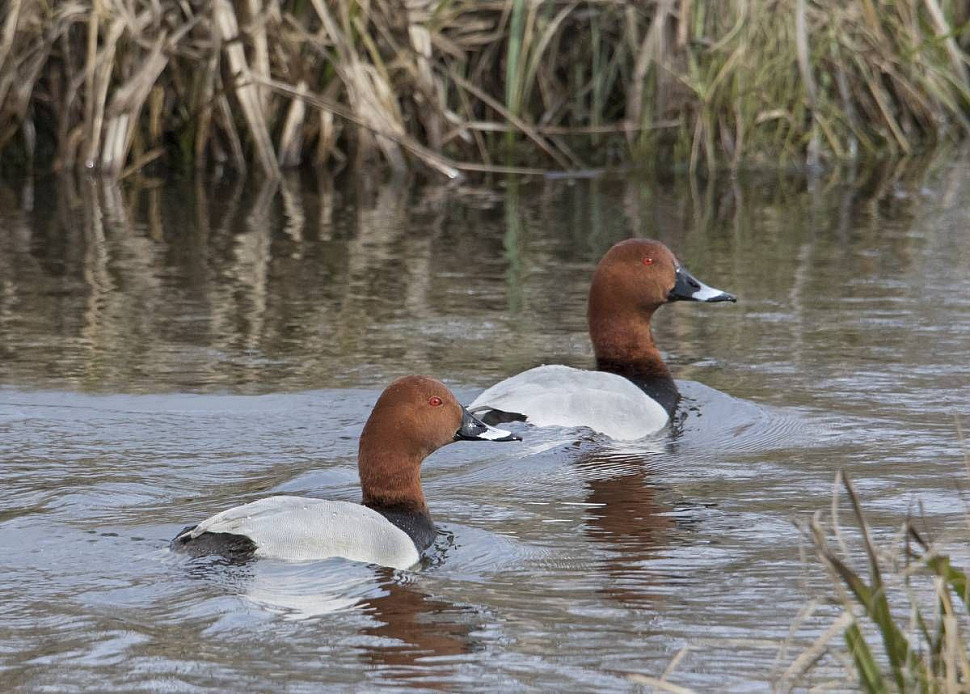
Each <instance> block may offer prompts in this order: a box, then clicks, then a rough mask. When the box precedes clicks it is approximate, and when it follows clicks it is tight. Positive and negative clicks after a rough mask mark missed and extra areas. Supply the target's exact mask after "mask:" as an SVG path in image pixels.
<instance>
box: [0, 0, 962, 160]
mask: <svg viewBox="0 0 970 694" xmlns="http://www.w3.org/2000/svg"><path fill="white" fill-rule="evenodd" d="M0 12H2V13H3V14H2V16H0V152H2V154H3V162H4V163H5V164H7V165H8V166H9V165H14V166H17V165H19V166H30V165H32V164H34V163H35V162H38V163H40V164H43V165H45V166H47V165H49V166H52V167H53V168H55V169H71V168H82V169H83V168H88V169H97V170H99V171H101V172H102V173H103V174H105V175H108V176H123V175H126V174H127V173H130V172H133V171H137V170H139V169H140V168H141V167H143V166H145V165H146V164H149V163H151V162H154V161H157V160H162V161H165V162H167V163H168V164H169V165H175V166H183V167H193V166H194V167H209V166H214V165H220V166H228V167H231V168H234V169H238V170H245V169H246V168H247V167H249V166H255V167H256V168H257V169H258V170H260V171H261V172H263V173H264V174H265V175H267V176H270V177H275V176H277V175H278V174H279V170H280V167H286V166H297V165H300V164H303V163H308V164H317V165H320V164H325V163H330V164H332V165H339V164H341V163H342V162H343V161H344V160H346V159H347V158H351V157H352V158H353V159H354V161H368V160H379V161H381V162H383V163H384V164H385V165H386V166H388V167H389V168H390V169H392V170H395V171H404V170H405V169H408V168H410V167H413V166H414V165H415V164H416V163H420V164H421V165H424V166H429V167H431V168H432V169H433V170H435V171H437V172H439V173H441V174H444V175H446V176H451V177H454V176H457V175H458V174H459V172H461V171H463V170H482V169H486V170H503V169H505V168H510V167H511V168H518V169H522V168H528V169H531V170H547V169H582V168H585V167H590V166H602V165H609V164H617V163H633V164H637V165H642V164H646V163H656V162H663V163H664V164H665V165H667V164H668V163H669V162H681V163H684V164H689V165H690V166H691V167H693V168H698V167H706V168H709V169H713V168H715V167H721V166H725V165H728V166H739V165H741V164H742V163H762V162H774V163H777V162H778V161H779V159H781V160H788V161H791V162H806V161H807V162H808V163H811V164H814V163H818V162H822V161H824V160H839V159H853V158H857V157H865V156H870V155H876V154H881V153H903V154H905V153H909V152H912V151H913V150H914V149H917V148H919V147H921V146H924V145H926V144H929V143H934V142H937V141H939V140H941V139H944V138H949V137H952V136H957V135H962V134H963V133H965V132H966V131H967V130H968V128H970V120H968V116H970V78H968V53H967V48H968V45H970V32H968V26H970V25H968V16H970V0H855V1H852V2H846V1H845V0H757V1H756V0H645V1H642V2H634V1H633V0H587V1H586V2H580V1H579V0H409V2H407V3H400V2H394V1H392V0H364V1H359V0H211V1H209V0H184V1H181V2H158V1H157V0H57V1H56V2H55V1H53V0H6V2H5V3H4V9H3V10H0Z"/></svg>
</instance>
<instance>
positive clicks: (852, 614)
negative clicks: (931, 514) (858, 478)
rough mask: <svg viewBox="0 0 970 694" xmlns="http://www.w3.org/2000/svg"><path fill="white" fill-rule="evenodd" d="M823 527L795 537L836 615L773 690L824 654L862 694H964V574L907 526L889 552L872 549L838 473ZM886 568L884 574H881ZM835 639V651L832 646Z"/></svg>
mask: <svg viewBox="0 0 970 694" xmlns="http://www.w3.org/2000/svg"><path fill="white" fill-rule="evenodd" d="M839 485H841V486H842V487H843V488H844V490H845V492H846V494H847V496H848V499H849V503H850V507H851V510H852V515H853V517H854V519H855V522H856V524H857V526H858V534H859V538H860V541H861V545H862V553H863V554H864V556H865V561H866V563H867V564H868V580H867V579H866V578H864V577H863V576H862V574H861V572H858V571H856V570H855V569H853V568H852V567H851V566H850V563H849V557H850V556H851V555H852V552H851V551H850V550H849V548H848V545H847V541H846V539H845V537H844V535H843V532H842V530H841V529H840V527H839V520H838V518H839V516H838V487H839ZM830 520H831V525H830V526H828V527H826V523H824V522H823V519H822V514H821V513H816V514H815V515H814V516H813V517H812V519H811V521H810V522H809V523H807V524H805V525H804V526H803V528H802V530H803V531H804V533H805V535H806V537H807V539H808V540H809V542H810V544H811V547H812V549H813V550H814V552H815V554H816V556H817V558H818V559H819V561H820V562H821V563H822V565H823V566H824V567H825V569H826V572H827V574H828V575H829V577H830V579H831V584H832V587H833V589H834V590H835V593H836V595H837V596H838V603H839V604H841V606H842V607H843V612H842V614H841V615H840V616H839V617H838V618H837V619H836V620H835V621H834V622H833V623H832V625H831V626H830V627H829V629H828V630H827V631H826V632H825V633H824V634H822V636H820V637H819V638H818V639H817V640H816V641H815V643H814V644H813V645H812V646H811V647H809V648H808V649H807V650H805V651H804V652H803V653H801V654H800V655H799V656H798V657H797V658H796V659H795V661H794V662H793V663H792V664H791V665H790V667H789V668H788V670H787V672H786V673H785V674H784V676H783V677H782V680H781V682H780V686H779V689H781V690H783V691H787V690H788V689H789V687H790V686H792V684H793V682H794V681H796V680H797V679H798V678H800V677H801V676H803V675H804V674H806V673H807V672H808V671H810V670H811V668H812V667H813V666H814V665H815V664H816V663H817V662H818V661H819V660H820V659H821V658H822V657H823V656H824V655H825V654H826V653H835V654H836V655H842V656H843V657H845V659H846V660H847V661H848V662H849V663H850V665H849V668H850V671H851V673H852V676H853V677H852V678H853V680H854V683H855V684H856V686H858V687H859V688H861V689H862V690H863V691H866V692H889V691H899V692H941V693H944V694H956V693H957V692H966V691H968V689H970V658H968V646H970V640H968V638H967V631H966V629H967V628H968V624H970V622H968V618H970V587H968V584H967V575H966V573H965V572H964V571H962V570H960V569H958V568H956V567H954V566H953V565H952V564H951V561H950V557H949V556H948V555H946V554H944V553H942V551H941V550H940V549H939V548H937V547H935V546H934V545H932V544H930V543H929V542H927V540H926V539H924V537H923V535H922V534H921V533H920V532H919V531H918V530H917V529H916V528H915V527H914V525H913V523H911V522H910V521H907V522H906V523H905V524H904V525H903V526H902V528H901V530H900V532H899V534H898V535H897V536H896V540H895V543H894V545H893V546H892V547H888V548H880V547H879V546H877V544H876V543H875V542H874V540H873V537H872V530H871V528H870V526H869V524H868V523H867V521H866V518H865V515H864V514H863V510H862V506H861V503H860V501H859V497H858V495H857V494H856V491H855V489H854V487H853V485H852V483H851V482H850V480H849V478H848V477H847V476H846V475H845V474H844V473H839V475H837V476H836V492H835V494H834V495H833V501H832V510H831V519H830ZM833 544H834V546H833ZM887 562H888V564H889V567H890V570H889V571H888V572H887V571H885V570H884V569H885V565H886V564H887ZM961 625H962V628H961ZM840 635H841V637H842V639H843V642H844V643H843V647H842V648H839V647H838V646H836V645H835V643H834V642H835V641H837V639H838V637H839V636H840Z"/></svg>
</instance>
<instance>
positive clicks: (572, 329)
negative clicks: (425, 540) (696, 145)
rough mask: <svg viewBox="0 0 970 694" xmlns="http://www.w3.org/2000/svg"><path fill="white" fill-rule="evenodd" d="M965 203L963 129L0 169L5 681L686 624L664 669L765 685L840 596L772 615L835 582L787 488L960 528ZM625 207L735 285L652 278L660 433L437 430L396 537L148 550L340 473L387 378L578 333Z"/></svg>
mask: <svg viewBox="0 0 970 694" xmlns="http://www.w3.org/2000/svg"><path fill="white" fill-rule="evenodd" d="M968 200H970V158H967V157H966V156H951V157H944V158H940V159H937V160H935V161H933V162H930V163H929V164H928V165H919V166H917V165H910V166H907V167H903V166H899V167H895V168H894V167H889V166H886V167H883V168H882V169H879V170H876V171H873V172H869V173H867V174H861V173H860V174H855V175H848V174H831V175H826V176H823V177H820V178H815V179H806V178H805V177H803V176H801V175H798V174H779V173H772V174H749V175H747V176H744V177H741V178H740V179H738V180H723V179H722V180H720V181H718V182H715V183H711V184H706V185H694V186H691V185H689V184H688V182H686V181H680V180H669V181H665V180H659V181H658V180H654V179H637V178H610V177H605V178H601V179H592V180H578V181H567V180H532V181H518V182H504V183H500V182H496V183H491V184H481V185H471V184H465V185H462V186H453V187H438V186H429V185H425V186H412V187H400V186H394V185H382V184H377V183H374V182H372V181H369V180H367V179H365V178H353V177H352V176H344V177H343V178H342V179H340V180H338V181H336V182H332V181H326V180H320V179H314V178H312V177H303V178H292V179H287V180H285V181H283V182H282V183H281V184H280V185H278V186H277V185H270V186H264V187H262V188H261V187H259V186H257V185H254V184H252V183H248V184H247V183H240V182H226V181H213V180H204V181H199V182H187V181H172V182H164V183H163V182H153V181H148V182H142V183H141V184H138V185H135V184H127V185H124V186H121V187H118V186H111V185H104V184H101V183H98V182H94V181H86V180H85V181H70V180H64V181H52V180H43V181H37V182H34V183H28V182H25V181H17V182H11V181H6V182H0V605H2V610H0V633H2V634H3V638H2V640H0V688H2V689H3V690H5V691H10V690H11V689H16V688H22V689H25V690H31V691H43V690H80V689H97V690H99V691H118V690H120V691H131V690H138V689H157V690H162V691H207V690H211V691H231V690H236V691H244V690H248V691H269V690H281V689H286V690H287V691H320V690H321V689H322V688H323V686H324V685H328V686H335V687H338V688H347V689H352V688H357V689H360V688H365V689H371V688H384V689H398V688H400V689H405V688H407V689H414V688H417V689H443V690H464V691H474V690H483V689H502V690H512V689H520V690H537V689H568V690H575V691H624V690H629V689H634V688H636V687H637V686H638V685H637V684H636V683H635V682H634V680H632V679H631V678H630V675H631V674H640V675H647V676H652V677H659V676H660V675H661V674H662V673H663V672H664V670H665V668H666V667H667V666H668V664H669V663H670V661H671V659H672V658H674V657H675V655H677V654H678V653H680V652H681V651H682V649H684V648H685V647H687V648H688V650H687V651H685V652H684V656H683V657H682V658H681V659H679V661H678V662H677V663H676V668H675V669H674V671H673V673H672V674H670V676H669V679H670V681H671V682H674V683H676V684H678V685H681V686H685V687H693V688H696V689H698V690H704V691H710V690H725V691H730V690H733V691H753V690H769V689H771V687H772V686H773V683H776V682H777V681H778V677H779V676H780V674H781V673H782V672H783V671H784V669H785V668H786V667H787V666H788V664H789V663H790V662H791V661H792V660H793V659H794V657H795V656H796V655H797V654H798V653H799V652H800V650H801V649H803V648H805V646H806V645H807V644H809V643H811V641H812V640H813V639H814V638H815V637H816V636H817V635H818V634H819V633H821V632H822V631H823V630H824V629H825V628H826V627H827V626H828V624H829V623H831V621H832V619H833V618H834V616H835V615H836V614H837V611H836V610H835V609H834V608H824V607H823V608H822V609H820V610H819V611H818V612H817V613H816V614H815V616H813V617H812V618H811V619H809V620H807V621H806V622H804V623H803V624H801V625H799V626H798V627H797V628H795V629H794V630H792V629H791V625H792V623H793V620H795V618H796V616H797V615H798V613H799V610H800V609H801V608H802V607H803V606H804V605H805V604H806V603H807V602H808V601H809V600H811V599H812V598H814V597H817V596H818V595H819V594H820V593H821V592H822V590H823V588H824V586H825V585H826V582H825V579H824V576H823V574H822V572H821V570H820V569H819V568H818V567H817V566H816V565H815V563H814V562H813V561H809V560H806V559H805V558H804V557H803V554H805V546H804V542H803V540H802V539H801V535H800V533H799V531H798V530H797V528H796V527H795V525H794V521H795V520H798V519H802V520H804V519H805V518H807V517H808V516H809V514H811V513H812V512H813V511H816V510H818V509H823V508H826V507H827V506H828V504H829V502H830V495H831V490H832V483H833V479H834V476H835V473H836V471H837V470H838V469H840V468H845V469H847V470H849V471H850V472H851V474H852V476H853V478H854V480H855V482H856V485H857V488H858V489H859V491H860V494H861V496H862V498H863V501H864V503H865V506H866V509H867V511H868V516H869V520H870V522H871V523H872V524H873V525H874V526H876V527H877V528H880V529H882V530H884V531H885V532H886V533H890V532H893V531H894V530H895V529H896V528H898V527H899V525H900V523H902V521H903V520H904V519H905V518H906V517H907V515H908V514H911V513H914V512H920V513H922V514H924V515H925V516H926V523H927V524H928V526H929V527H931V528H932V529H934V531H935V532H937V533H939V534H940V535H941V536H951V537H961V536H960V535H959V532H960V531H961V530H963V531H964V535H963V537H964V538H965V537H966V527H967V523H966V519H967V513H966V508H967V505H966V503H965V500H964V497H963V496H962V495H961V488H963V487H965V486H966V482H967V470H966V468H965V463H964V458H963V452H962V449H961V445H960V443H959V436H958V433H957V429H958V427H957V417H958V416H961V415H962V416H963V420H962V421H963V424H964V425H966V424H967V418H966V414H967V413H968V411H970V359H968V354H970V204H968V203H967V201H968ZM629 236H647V237H653V238H659V239H661V240H663V241H665V242H666V243H667V244H668V245H669V246H670V247H671V248H673V249H674V251H675V252H676V253H677V254H678V255H679V257H680V259H681V260H682V261H683V262H684V264H685V265H686V266H687V267H688V268H690V270H691V271H692V272H693V273H694V274H695V275H696V276H697V277H698V278H699V279H701V280H703V281H705V282H708V283H709V284H711V285H713V286H716V287H718V288H721V289H724V290H727V291H731V292H733V293H735V294H737V295H738V297H739V303H738V304H736V305H731V304H714V305H699V304H686V303H681V304H675V305H671V306H667V307H664V308H662V309H661V310H660V311H659V312H658V314H657V316H656V318H655V320H654V331H655V335H656V338H657V342H658V344H659V345H660V347H661V348H662V350H663V351H664V353H665V355H666V358H667V360H668V363H669V364H670V365H671V368H672V370H673V371H674V374H675V376H676V377H677V378H678V379H679V381H680V384H681V388H682V392H683V394H684V396H685V398H684V401H683V404H682V410H681V417H680V420H679V422H678V424H677V426H676V427H674V428H673V429H672V430H668V431H665V432H662V433H661V434H659V435H657V436H655V437H651V438H649V439H646V440H643V441H637V442H625V443H617V442H613V441H610V440H609V439H607V438H604V437H601V436H595V435H592V434H590V432H588V431H583V430H567V429H555V428H552V429H541V430H540V429H527V428H524V427H523V428H522V429H521V430H520V433H522V434H523V436H524V437H525V441H523V442H522V443H519V444H501V445H500V444H477V443H460V444H456V445H453V446H448V447H446V448H444V449H442V450H441V451H439V452H437V453H435V454H434V455H433V457H432V458H430V459H429V460H428V461H427V463H426V464H425V467H424V480H425V490H426V493H427V496H428V500H429V503H430V506H431V510H432V514H433V516H434V517H435V519H436V521H437V523H438V525H439V528H440V530H441V533H440V535H439V539H438V543H437V545H436V550H435V552H434V555H433V557H432V559H431V560H430V561H428V562H427V565H425V566H423V567H421V568H420V569H417V570H414V571H391V570H386V569H380V568H376V567H371V566H366V565H359V564H353V563H350V562H346V561H343V560H330V561H325V562H308V563H294V564H287V563H282V562H273V561H258V562H252V563H249V564H246V565H243V566H225V565H221V564H219V563H215V562H211V561H205V560H202V561H190V560H187V559H186V558H184V557H182V556H179V555H173V554H172V553H170V552H169V551H168V549H167V543H168V541H169V539H170V538H171V537H172V536H173V535H174V534H175V533H176V532H177V531H178V530H179V529H180V528H181V527H183V526H184V525H186V524H189V523H194V522H197V521H198V520H200V519H202V518H204V517H205V516H207V515H209V514H211V513H213V512H215V511H218V510H221V509H223V508H226V507H228V506H231V505H234V504H238V503H243V502H247V501H251V500H254V499H257V498H260V497H262V496H265V495H268V494H274V493H287V494H304V495H308V496H320V497H329V498H335V499H344V500H349V501H356V500H357V499H358V498H359V491H358V483H357V474H356V465H355V454H356V438H357V436H358V434H359V433H360V430H361V427H362V424H363V421H364V419H365V418H366V416H367V414H368V412H369V409H370V407H371V406H372V405H373V403H374V401H375V400H376V397H377V395H378V394H379V393H380V391H381V389H382V388H383V386H384V385H386V384H387V383H388V382H389V381H390V380H392V379H393V378H395V377H398V376H401V375H403V374H408V373H425V374H430V375H434V376H436V377H438V378H441V379H443V380H444V381H445V382H447V383H448V384H449V385H450V386H451V387H452V388H453V389H454V390H455V391H456V393H458V394H459V396H460V397H461V398H462V399H464V400H465V401H469V400H471V399H472V398H473V397H474V395H475V394H476V393H477V392H479V391H480V390H481V389H482V388H484V387H485V386H487V385H489V384H491V383H493V382H495V381H497V380H499V379H500V378H502V377H504V376H506V375H509V374H512V373H515V372H518V371H520V370H523V369H525V368H528V367H531V366H534V365H536V364H539V363H550V362H559V363H566V364H570V365H574V366H588V365H589V364H590V363H591V358H592V350H591V347H590V345H589V341H588V338H587V336H586V324H585V302H586V292H587V288H588V282H589V277H590V273H591V271H592V268H593V267H594V265H595V262H596V260H597V259H598V258H599V257H600V256H601V255H602V253H603V252H604V251H605V250H606V249H607V248H609V246H610V245H611V244H612V243H614V242H616V241H617V240H620V239H623V238H626V237H629ZM953 533H955V534H953ZM948 534H952V535H948ZM790 636H791V643H790V644H788V646H787V648H783V646H784V642H785V641H786V639H789V637H790ZM811 677H814V678H815V679H814V680H812V679H808V680H805V681H804V682H802V684H804V683H811V682H813V681H815V682H818V681H821V680H824V679H825V678H835V679H836V680H838V679H839V678H843V679H844V677H845V673H844V670H842V666H841V665H839V663H838V661H837V660H836V659H835V658H827V659H826V660H825V661H823V663H822V665H821V667H820V669H819V670H818V671H816V672H815V673H814V674H813V675H812V676H811Z"/></svg>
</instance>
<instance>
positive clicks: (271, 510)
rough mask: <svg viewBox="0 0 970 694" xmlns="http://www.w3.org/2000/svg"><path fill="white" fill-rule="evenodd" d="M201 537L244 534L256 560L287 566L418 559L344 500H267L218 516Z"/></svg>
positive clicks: (401, 564)
mask: <svg viewBox="0 0 970 694" xmlns="http://www.w3.org/2000/svg"><path fill="white" fill-rule="evenodd" d="M204 532H211V533H233V534H235V535H244V536H246V537H248V538H250V539H251V540H252V541H253V542H255V543H256V556H258V557H267V558H272V559H284V560H289V561H298V560H308V559H327V558H329V557H344V558H345V559H351V560H353V561H361V562H366V563H368V564H380V565H381V566H390V567H392V568H395V569H406V568H408V567H410V566H413V565H414V564H416V563H417V562H418V559H420V555H419V554H418V549H417V547H415V545H414V541H413V540H412V539H411V538H410V536H409V535H408V534H407V533H406V532H404V531H403V530H401V529H400V528H398V527H397V526H396V525H394V524H393V523H391V522H390V521H388V520H387V519H386V518H384V516H382V515H381V514H379V513H378V512H377V511H373V510H371V509H369V508H367V507H366V506H361V505H360V504H352V503H349V502H346V501H327V500H324V499H308V498H305V497H300V496H271V497H267V498H265V499H260V500H259V501H254V502H252V503H249V504H244V505H242V506H236V507H234V508H231V509H228V510H226V511H223V512H222V513H217V514H216V515H214V516H212V517H211V518H207V519H206V520H204V521H202V522H201V523H199V525H198V526H196V527H195V529H193V530H192V532H191V536H192V537H198V536H199V535H201V534H202V533H204Z"/></svg>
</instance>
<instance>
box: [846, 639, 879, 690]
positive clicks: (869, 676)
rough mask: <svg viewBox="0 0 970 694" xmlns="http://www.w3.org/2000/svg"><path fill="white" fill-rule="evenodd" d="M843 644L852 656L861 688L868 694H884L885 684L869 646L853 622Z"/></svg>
mask: <svg viewBox="0 0 970 694" xmlns="http://www.w3.org/2000/svg"><path fill="white" fill-rule="evenodd" d="M845 643H846V645H847V646H848V647H849V652H850V653H851V654H852V660H853V661H854V662H855V665H856V670H857V671H858V673H859V680H860V684H861V685H862V688H863V689H864V690H865V691H867V692H869V693H870V694H883V693H884V692H886V691H887V690H886V682H885V681H884V680H883V678H882V675H881V674H880V673H879V666H878V665H877V664H876V659H875V658H874V657H873V655H872V650H871V649H870V648H869V644H868V643H866V640H865V638H864V637H863V636H862V631H860V629H859V625H858V624H856V623H855V622H853V623H852V624H851V625H849V627H848V628H847V629H846V630H845Z"/></svg>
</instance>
